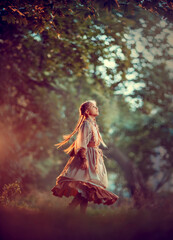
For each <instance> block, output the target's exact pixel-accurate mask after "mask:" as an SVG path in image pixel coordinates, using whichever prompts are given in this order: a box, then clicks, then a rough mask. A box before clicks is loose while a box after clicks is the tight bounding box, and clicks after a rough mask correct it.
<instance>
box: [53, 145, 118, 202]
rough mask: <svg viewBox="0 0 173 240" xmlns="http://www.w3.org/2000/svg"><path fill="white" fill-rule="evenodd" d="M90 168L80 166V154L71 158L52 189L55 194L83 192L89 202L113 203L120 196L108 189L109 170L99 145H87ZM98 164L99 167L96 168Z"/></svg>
mask: <svg viewBox="0 0 173 240" xmlns="http://www.w3.org/2000/svg"><path fill="white" fill-rule="evenodd" d="M86 156H87V161H88V168H87V169H85V170H82V169H81V168H80V165H81V160H80V158H79V156H78V155H75V156H73V157H71V158H70V159H69V161H68V162H67V164H66V166H65V167H64V169H63V171H62V172H61V174H60V175H59V176H58V177H57V179H56V185H55V186H54V187H53V188H52V189H51V191H52V192H53V195H54V196H57V197H63V196H65V197H70V196H74V197H75V196H76V195H77V194H81V196H82V197H84V198H85V199H87V200H88V201H89V202H93V203H96V204H105V205H111V204H113V203H115V202H116V200H117V199H118V198H119V197H118V196H117V195H116V194H114V193H112V192H110V191H108V190H107V189H106V188H107V186H108V179H107V171H106V168H105V164H104V160H103V154H102V150H101V149H99V148H98V147H87V153H86ZM96 166H97V168H96Z"/></svg>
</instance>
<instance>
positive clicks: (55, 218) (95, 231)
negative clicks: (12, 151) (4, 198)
mask: <svg viewBox="0 0 173 240" xmlns="http://www.w3.org/2000/svg"><path fill="white" fill-rule="evenodd" d="M48 194H49V193H48ZM45 196H46V195H45V194H41V193H40V196H39V197H38V199H39V200H38V199H37V206H38V207H36V205H35V206H34V204H33V206H32V207H29V205H28V206H27V204H26V205H25V206H24V205H23V207H19V206H15V207H11V206H1V207H0V228H1V232H0V239H1V240H11V239H13V240H55V239H56V240H59V239H60V240H64V239H70V240H71V239H72V240H73V239H83V240H85V239H90V240H92V239H93V240H94V239H119V240H121V239H124V240H131V239H137V240H138V239H139V240H141V239H147V240H164V239H168V240H171V239H173V208H171V207H170V205H169V206H168V205H160V207H155V208H150V209H149V208H142V209H135V208H133V207H131V206H130V205H120V206H118V205H116V204H115V206H113V207H104V206H101V205H100V206H98V205H97V206H96V208H94V206H93V205H90V207H89V208H88V209H87V214H86V215H85V216H82V215H80V212H79V209H77V210H76V211H75V212H73V213H72V212H69V211H67V210H66V208H65V207H66V205H67V203H68V201H69V200H68V199H66V198H62V199H59V198H56V197H54V196H51V197H50V194H49V197H48V198H45Z"/></svg>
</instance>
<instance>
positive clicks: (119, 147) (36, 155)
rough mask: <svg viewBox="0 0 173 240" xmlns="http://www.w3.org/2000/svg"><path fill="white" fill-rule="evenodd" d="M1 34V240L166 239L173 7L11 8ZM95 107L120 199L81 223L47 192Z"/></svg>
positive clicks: (65, 3) (171, 193)
mask: <svg viewBox="0 0 173 240" xmlns="http://www.w3.org/2000/svg"><path fill="white" fill-rule="evenodd" d="M0 29H1V31H0V59H1V61H0V215H1V220H0V236H1V237H2V239H4V240H6V239H8V240H9V239H16V240H19V239H23V238H25V239H38V240H39V239H42V240H43V239H51V240H53V239H58V238H59V239H81V238H82V239H88V238H90V239H105V238H108V239H109V238H112V237H113V238H115V237H117V238H119V239H127V240H128V239H131V240H132V239H152V240H153V239H155V240H159V239H170V238H171V236H173V227H172V226H173V224H172V223H173V217H172V213H173V206H172V201H173V144H172V143H173V60H172V57H173V2H172V1H171V0H161V1H158V0H157V1H150V0H138V1H137V0H124V1H121V0H100V1H98V0H94V1H91V0H75V1H72V0H60V1H56V0H41V1H38V0H33V1H28V0H23V1H19V0H14V1H12V0H5V1H1V2H0ZM90 99H94V100H96V102H97V105H98V107H99V111H100V115H99V116H98V117H97V122H98V124H99V129H100V132H101V134H102V137H103V139H104V142H105V143H106V145H107V148H104V147H102V150H103V153H104V162H105V165H106V169H107V171H108V180H109V186H108V189H109V190H110V191H112V192H113V193H115V194H117V195H118V196H119V199H118V201H117V202H116V203H115V204H114V205H112V206H110V207H108V206H104V205H102V204H100V205H96V204H95V205H94V204H92V203H90V204H89V207H88V209H87V214H86V216H81V215H80V213H79V211H78V210H76V212H74V213H73V214H72V213H71V212H68V211H67V210H66V206H67V205H68V203H69V201H70V200H71V198H65V197H63V198H57V197H55V196H53V195H52V193H51V188H52V187H53V186H54V185H55V182H56V177H57V176H58V175H59V174H60V172H61V171H62V169H63V167H64V166H65V164H66V162H67V160H68V158H69V156H68V155H66V154H65V153H64V151H63V149H64V148H60V149H57V148H56V147H55V144H56V143H58V142H60V141H62V139H63V138H62V136H63V135H64V134H68V133H71V132H72V131H73V129H74V127H75V125H76V123H77V120H78V115H79V110H78V109H79V106H80V104H81V103H82V102H84V101H87V100H90ZM74 139H75V138H74ZM74 139H73V140H74ZM14 236H15V238H14Z"/></svg>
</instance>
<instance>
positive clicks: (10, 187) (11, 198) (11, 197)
mask: <svg viewBox="0 0 173 240" xmlns="http://www.w3.org/2000/svg"><path fill="white" fill-rule="evenodd" d="M19 194H21V188H20V184H19V183H18V181H15V182H14V183H10V184H5V185H4V186H3V192H2V194H1V196H0V204H2V205H10V206H15V205H16V202H15V200H16V197H17V196H18V195H19Z"/></svg>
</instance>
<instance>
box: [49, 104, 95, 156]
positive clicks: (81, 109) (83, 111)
mask: <svg viewBox="0 0 173 240" xmlns="http://www.w3.org/2000/svg"><path fill="white" fill-rule="evenodd" d="M91 103H94V104H96V101H95V100H89V101H86V102H83V103H82V104H81V105H80V107H79V119H78V122H77V124H76V127H75V129H74V130H73V132H72V133H70V134H68V135H63V138H64V140H63V141H62V142H60V143H57V144H55V145H54V146H57V148H60V147H61V146H63V145H64V144H66V143H67V142H68V141H69V140H70V138H71V137H72V136H74V135H75V134H76V133H77V132H78V130H79V129H80V127H81V126H82V123H83V122H84V120H85V119H86V118H87V113H86V110H87V109H88V108H89V106H90V104H91ZM73 148H74V143H72V144H71V145H70V146H69V147H68V148H67V149H65V150H64V152H66V153H69V152H71V151H72V149H73Z"/></svg>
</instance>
